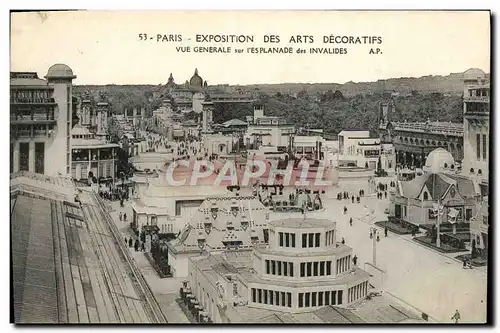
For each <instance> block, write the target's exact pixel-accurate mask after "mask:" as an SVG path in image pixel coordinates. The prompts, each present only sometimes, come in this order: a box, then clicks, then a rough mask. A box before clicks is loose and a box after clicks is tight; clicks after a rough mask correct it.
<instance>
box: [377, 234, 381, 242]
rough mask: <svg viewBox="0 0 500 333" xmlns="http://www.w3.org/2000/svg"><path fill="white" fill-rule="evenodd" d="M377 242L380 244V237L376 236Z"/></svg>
mask: <svg viewBox="0 0 500 333" xmlns="http://www.w3.org/2000/svg"><path fill="white" fill-rule="evenodd" d="M377 242H380V235H379V234H377Z"/></svg>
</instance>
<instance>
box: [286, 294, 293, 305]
mask: <svg viewBox="0 0 500 333" xmlns="http://www.w3.org/2000/svg"><path fill="white" fill-rule="evenodd" d="M286 299H287V305H288V307H289V308H291V307H292V293H286Z"/></svg>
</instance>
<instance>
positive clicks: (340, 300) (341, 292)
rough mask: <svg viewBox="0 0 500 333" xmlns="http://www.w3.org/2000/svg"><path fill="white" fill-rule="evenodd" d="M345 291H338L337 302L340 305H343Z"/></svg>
mask: <svg viewBox="0 0 500 333" xmlns="http://www.w3.org/2000/svg"><path fill="white" fill-rule="evenodd" d="M343 293H344V291H343V290H339V291H338V293H337V304H338V305H341V304H342V296H343V295H342V294H343Z"/></svg>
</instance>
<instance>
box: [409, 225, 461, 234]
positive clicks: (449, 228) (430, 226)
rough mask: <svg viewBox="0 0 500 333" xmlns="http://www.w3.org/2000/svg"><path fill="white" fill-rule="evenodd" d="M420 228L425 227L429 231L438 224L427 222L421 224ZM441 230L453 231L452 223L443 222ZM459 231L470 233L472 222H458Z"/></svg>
mask: <svg viewBox="0 0 500 333" xmlns="http://www.w3.org/2000/svg"><path fill="white" fill-rule="evenodd" d="M419 226H420V228H422V229H425V230H427V231H431V230H432V227H434V226H436V224H434V223H430V224H429V223H426V224H420V225H419ZM439 230H440V232H442V233H445V232H453V226H452V224H451V223H442V224H441V225H440V226H439ZM456 231H457V233H468V232H470V224H469V223H458V224H457V230H456Z"/></svg>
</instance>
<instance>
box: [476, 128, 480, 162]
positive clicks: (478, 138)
mask: <svg viewBox="0 0 500 333" xmlns="http://www.w3.org/2000/svg"><path fill="white" fill-rule="evenodd" d="M476 159H477V160H480V159H481V134H476Z"/></svg>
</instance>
